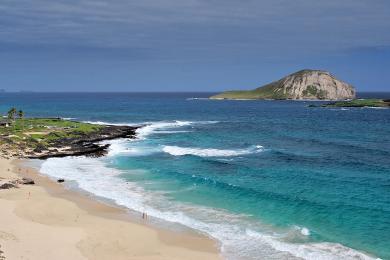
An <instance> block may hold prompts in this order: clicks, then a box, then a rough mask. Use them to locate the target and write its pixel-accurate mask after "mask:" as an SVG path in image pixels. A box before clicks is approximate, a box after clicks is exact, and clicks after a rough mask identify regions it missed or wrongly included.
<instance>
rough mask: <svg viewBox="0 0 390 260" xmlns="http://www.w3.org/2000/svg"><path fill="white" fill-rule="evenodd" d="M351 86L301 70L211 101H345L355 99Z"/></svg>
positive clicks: (320, 73) (228, 93)
mask: <svg viewBox="0 0 390 260" xmlns="http://www.w3.org/2000/svg"><path fill="white" fill-rule="evenodd" d="M355 95H356V92H355V89H354V87H353V86H352V85H350V84H348V83H345V82H343V81H340V80H338V79H336V78H335V77H334V76H333V75H332V74H330V73H329V72H327V71H322V70H301V71H298V72H295V73H293V74H291V75H289V76H287V77H284V78H282V79H280V80H278V81H275V82H272V83H270V84H267V85H265V86H262V87H260V88H257V89H254V90H248V91H226V92H223V93H221V94H218V95H215V96H212V97H210V98H211V99H309V100H345V99H353V98H355Z"/></svg>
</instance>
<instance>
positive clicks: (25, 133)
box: [0, 118, 103, 146]
mask: <svg viewBox="0 0 390 260" xmlns="http://www.w3.org/2000/svg"><path fill="white" fill-rule="evenodd" d="M102 127H103V126H100V125H94V124H88V123H81V122H76V121H70V120H62V119H52V118H25V119H16V120H15V121H14V122H13V123H12V125H11V126H10V127H0V135H2V138H7V137H8V136H12V137H10V138H9V139H10V140H12V141H13V142H18V143H21V142H22V143H25V144H26V145H30V146H34V144H38V143H41V144H42V145H47V144H50V143H52V142H54V141H56V140H59V139H62V138H75V137H79V136H82V135H84V134H87V133H90V132H95V131H98V130H99V129H101V128H102ZM29 132H32V133H31V134H29ZM33 132H37V133H33Z"/></svg>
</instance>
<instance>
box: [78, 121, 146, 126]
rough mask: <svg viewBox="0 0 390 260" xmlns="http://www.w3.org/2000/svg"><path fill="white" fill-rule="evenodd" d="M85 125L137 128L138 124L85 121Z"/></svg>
mask: <svg viewBox="0 0 390 260" xmlns="http://www.w3.org/2000/svg"><path fill="white" fill-rule="evenodd" d="M83 123H87V124H93V125H117V126H137V125H139V124H136V123H124V122H123V123H111V122H105V121H83Z"/></svg>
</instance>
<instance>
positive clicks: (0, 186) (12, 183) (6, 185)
mask: <svg viewBox="0 0 390 260" xmlns="http://www.w3.org/2000/svg"><path fill="white" fill-rule="evenodd" d="M34 184H35V182H34V180H33V179H30V178H21V179H15V180H7V179H0V190H5V189H12V188H18V185H34Z"/></svg>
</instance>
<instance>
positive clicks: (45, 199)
mask: <svg viewBox="0 0 390 260" xmlns="http://www.w3.org/2000/svg"><path fill="white" fill-rule="evenodd" d="M21 177H29V178H32V179H34V181H35V184H34V185H18V186H19V187H18V188H11V189H0V209H1V213H0V259H7V260H8V259H10V260H13V259H31V260H36V259H39V260H44V259H47V260H53V259H56V260H61V259H67V260H68V259H73V260H76V259H94V260H99V259H102V260H103V259H221V257H220V255H219V253H218V245H217V242H216V241H213V240H211V239H209V238H207V237H204V236H201V235H198V234H196V233H191V232H180V231H178V232H175V231H170V230H166V229H161V230H160V229H158V228H155V227H154V226H151V225H150V224H148V223H147V221H145V220H142V216H140V220H139V222H137V221H136V220H133V221H132V219H131V217H130V216H129V215H128V214H127V213H126V211H125V210H124V209H121V208H117V207H115V206H110V205H107V204H105V203H102V202H99V201H97V200H94V199H92V198H90V197H88V196H86V195H84V194H80V193H78V192H75V191H69V190H67V189H65V188H64V187H63V185H61V184H58V183H55V182H53V181H51V180H49V179H48V178H46V177H44V176H41V175H38V174H37V173H36V172H34V170H33V169H30V168H25V167H21V166H20V162H17V161H15V160H6V159H0V181H4V180H13V179H18V178H21ZM1 251H2V252H1ZM4 257H5V258H4Z"/></svg>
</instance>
